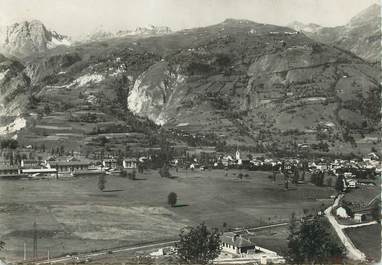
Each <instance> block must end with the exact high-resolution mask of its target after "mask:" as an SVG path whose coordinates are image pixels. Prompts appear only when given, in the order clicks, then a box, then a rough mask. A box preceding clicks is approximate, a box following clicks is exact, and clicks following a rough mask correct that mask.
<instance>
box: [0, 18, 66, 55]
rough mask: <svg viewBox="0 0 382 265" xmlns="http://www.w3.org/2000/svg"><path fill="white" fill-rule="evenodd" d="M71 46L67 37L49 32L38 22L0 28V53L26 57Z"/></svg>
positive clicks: (25, 22)
mask: <svg viewBox="0 0 382 265" xmlns="http://www.w3.org/2000/svg"><path fill="white" fill-rule="evenodd" d="M60 45H64V46H68V45H70V41H69V39H68V38H67V37H65V36H62V35H60V34H58V33H57V32H55V31H49V30H47V29H46V27H45V26H44V24H42V23H41V22H40V21H38V20H32V21H24V22H21V23H15V24H12V25H10V26H7V27H2V28H0V52H2V53H4V54H8V55H13V56H16V57H24V56H28V55H31V54H33V53H39V52H44V51H46V50H48V49H51V48H54V47H57V46H60Z"/></svg>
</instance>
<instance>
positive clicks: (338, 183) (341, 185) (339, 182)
mask: <svg viewBox="0 0 382 265" xmlns="http://www.w3.org/2000/svg"><path fill="white" fill-rule="evenodd" d="M344 180H345V179H344V176H342V175H339V176H338V177H337V181H336V186H335V188H336V191H338V192H343V191H344V190H345V185H344Z"/></svg>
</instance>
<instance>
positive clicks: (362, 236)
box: [345, 224, 381, 261]
mask: <svg viewBox="0 0 382 265" xmlns="http://www.w3.org/2000/svg"><path fill="white" fill-rule="evenodd" d="M345 232H346V234H347V235H348V236H349V237H350V239H351V241H352V242H353V243H354V245H355V246H356V247H357V248H358V249H359V250H361V251H362V252H363V253H365V254H366V257H368V258H370V259H372V260H375V261H380V260H381V224H374V225H369V226H365V227H360V228H348V229H346V230H345Z"/></svg>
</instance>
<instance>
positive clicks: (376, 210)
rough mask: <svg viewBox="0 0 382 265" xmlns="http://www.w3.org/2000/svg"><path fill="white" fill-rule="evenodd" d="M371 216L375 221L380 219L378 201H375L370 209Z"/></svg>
mask: <svg viewBox="0 0 382 265" xmlns="http://www.w3.org/2000/svg"><path fill="white" fill-rule="evenodd" d="M371 216H372V217H373V219H374V220H375V221H377V222H380V221H381V205H380V203H375V204H374V206H373V208H372V209H371Z"/></svg>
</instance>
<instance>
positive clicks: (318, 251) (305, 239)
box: [288, 216, 344, 264]
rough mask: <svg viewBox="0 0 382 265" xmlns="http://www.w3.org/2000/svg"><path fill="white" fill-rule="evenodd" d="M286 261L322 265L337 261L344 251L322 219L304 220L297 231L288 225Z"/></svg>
mask: <svg viewBox="0 0 382 265" xmlns="http://www.w3.org/2000/svg"><path fill="white" fill-rule="evenodd" d="M290 227H292V228H293V229H291V228H290V233H291V234H290V235H289V237H288V259H289V261H290V263H295V264H302V263H308V262H309V263H311V264H316V263H319V264H322V263H329V262H332V261H334V260H335V261H337V260H338V258H342V257H343V256H344V249H343V247H342V245H341V243H340V242H338V239H337V238H336V237H335V236H334V234H333V233H332V231H331V230H330V227H331V226H330V224H329V223H328V222H327V220H326V219H325V218H324V217H321V216H315V217H313V219H308V218H305V219H303V220H302V223H301V225H300V227H299V228H298V229H296V227H295V226H294V227H293V225H292V224H290Z"/></svg>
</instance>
